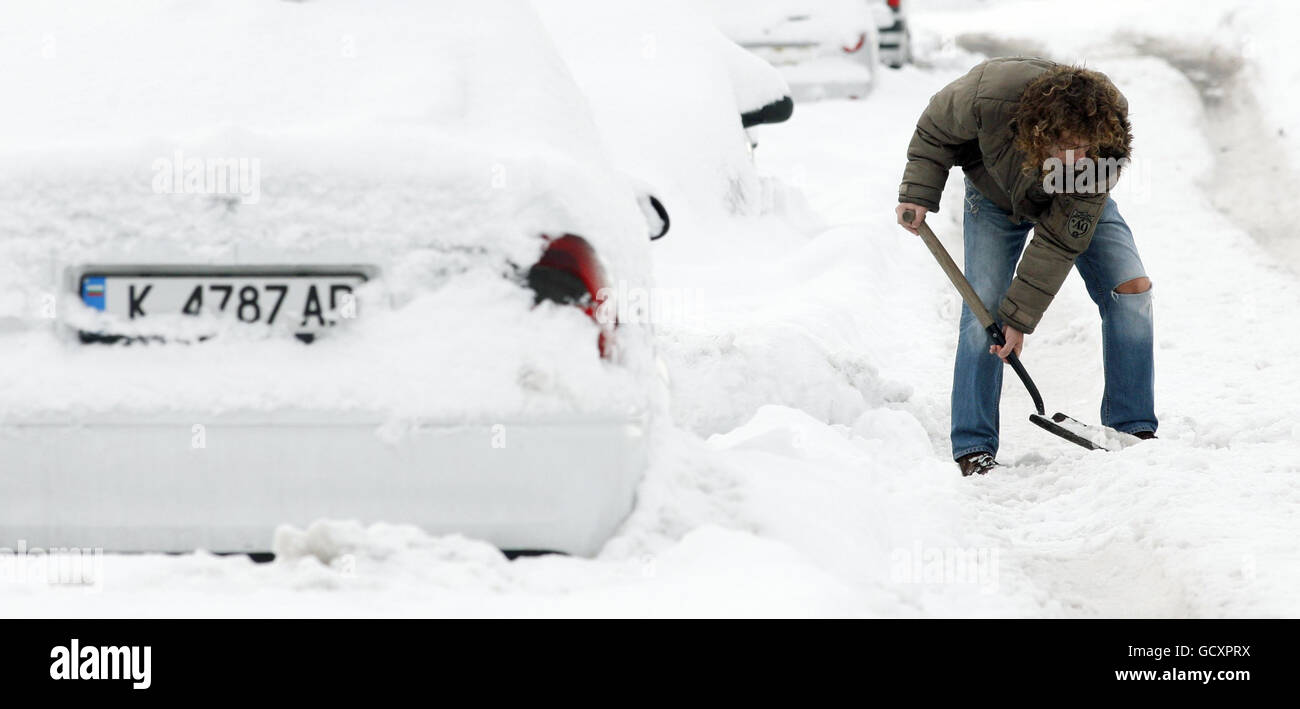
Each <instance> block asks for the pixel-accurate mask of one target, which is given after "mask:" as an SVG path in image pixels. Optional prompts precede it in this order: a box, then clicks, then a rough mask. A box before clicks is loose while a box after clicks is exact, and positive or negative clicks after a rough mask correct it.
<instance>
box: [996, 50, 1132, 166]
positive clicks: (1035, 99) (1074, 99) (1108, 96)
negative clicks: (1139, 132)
mask: <svg viewBox="0 0 1300 709" xmlns="http://www.w3.org/2000/svg"><path fill="white" fill-rule="evenodd" d="M1125 106H1126V103H1125V101H1124V98H1123V97H1122V96H1121V95H1120V93H1119V89H1117V88H1115V85H1114V84H1112V83H1111V82H1110V79H1108V78H1106V75H1105V74H1102V73H1100V72H1096V71H1089V70H1087V69H1084V68H1083V67H1077V66H1064V65H1062V66H1056V67H1053V68H1051V69H1048V70H1047V71H1045V72H1043V73H1042V74H1040V75H1039V76H1038V77H1036V78H1035V79H1034V80H1033V81H1031V82H1029V85H1028V86H1026V87H1025V92H1024V93H1023V94H1021V96H1020V104H1019V105H1018V106H1017V107H1016V110H1015V113H1014V114H1013V116H1012V119H1011V130H1012V132H1013V133H1014V134H1015V141H1016V147H1017V148H1018V149H1020V150H1021V151H1022V152H1023V153H1024V154H1025V162H1024V164H1023V165H1022V167H1023V169H1024V170H1025V172H1026V173H1032V172H1036V171H1038V170H1040V169H1041V168H1042V166H1043V162H1044V161H1045V160H1047V158H1049V157H1051V155H1052V152H1053V148H1055V147H1056V146H1058V145H1060V144H1061V141H1062V140H1063V139H1066V138H1070V139H1074V140H1079V141H1082V142H1084V143H1087V144H1089V145H1091V146H1092V147H1091V148H1089V150H1088V157H1090V158H1094V159H1096V158H1115V159H1120V158H1127V157H1129V156H1130V155H1131V153H1132V145H1133V131H1132V128H1131V126H1130V125H1129V122H1128V115H1127V111H1126V110H1125Z"/></svg>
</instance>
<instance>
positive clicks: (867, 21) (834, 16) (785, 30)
mask: <svg viewBox="0 0 1300 709" xmlns="http://www.w3.org/2000/svg"><path fill="white" fill-rule="evenodd" d="M702 5H703V7H704V9H705V10H706V11H708V12H709V14H710V15H711V16H712V17H713V18H714V21H716V22H717V23H718V27H719V29H721V30H722V31H723V32H724V33H726V35H727V36H728V37H731V38H732V39H734V40H736V41H737V42H740V43H741V44H751V43H802V42H812V43H817V44H828V45H833V46H834V45H841V46H852V45H853V44H854V43H855V42H856V41H857V38H858V36H859V35H860V34H861V33H862V32H863V31H865V30H866V29H867V28H869V27H873V26H874V25H875V20H874V19H873V17H872V15H871V11H870V8H869V7H868V5H867V2H866V0H704V2H703V3H702Z"/></svg>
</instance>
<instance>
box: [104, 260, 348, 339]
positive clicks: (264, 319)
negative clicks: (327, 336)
mask: <svg viewBox="0 0 1300 709" xmlns="http://www.w3.org/2000/svg"><path fill="white" fill-rule="evenodd" d="M365 281H366V277H365V276H364V275H363V274H360V273H319V274H317V273H312V274H299V273H285V274H276V273H259V274H236V273H221V274H210V275H208V274H148V275H134V274H93V273H90V274H86V275H83V276H82V277H81V284H80V286H81V300H82V302H83V303H85V304H86V305H88V306H89V307H91V308H94V309H96V310H100V311H102V312H104V313H107V314H109V315H112V316H114V317H115V318H120V319H121V320H124V321H127V322H133V321H134V322H138V321H141V320H144V319H148V318H150V317H154V316H158V315H172V316H176V315H183V316H193V317H224V318H230V319H233V320H237V321H239V322H242V323H248V324H261V325H269V326H271V327H275V328H284V329H288V330H291V331H293V332H317V331H320V330H323V329H326V328H329V327H333V326H334V325H336V324H337V323H338V322H339V321H340V320H343V319H349V318H353V317H355V316H356V310H357V304H356V301H355V299H354V293H355V290H356V288H357V287H359V286H360V285H361V284H362V283H364V282H365Z"/></svg>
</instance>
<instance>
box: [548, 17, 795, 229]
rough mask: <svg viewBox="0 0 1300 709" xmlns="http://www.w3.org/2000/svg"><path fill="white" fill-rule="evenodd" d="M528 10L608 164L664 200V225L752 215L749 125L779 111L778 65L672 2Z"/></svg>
mask: <svg viewBox="0 0 1300 709" xmlns="http://www.w3.org/2000/svg"><path fill="white" fill-rule="evenodd" d="M537 8H538V10H539V12H540V14H541V16H542V19H543V21H544V22H545V23H546V25H547V27H548V29H549V30H550V33H551V35H552V37H554V38H555V40H556V44H557V46H558V48H559V50H560V54H561V55H562V56H563V58H564V59H565V61H566V63H567V64H568V66H569V68H570V69H571V71H572V73H573V76H574V78H575V80H576V81H577V83H578V85H579V86H580V87H581V88H582V90H583V92H584V94H585V95H586V97H587V100H588V102H589V104H590V106H591V109H592V112H593V114H594V115H595V117H596V123H597V125H598V126H599V128H600V131H601V134H602V136H603V137H604V139H605V143H606V145H608V146H609V150H610V154H611V156H612V158H613V160H614V162H615V163H616V164H617V165H618V167H619V168H620V169H622V170H623V171H625V172H627V173H628V174H631V175H633V176H634V177H636V178H637V179H639V180H641V181H643V182H644V183H645V184H648V185H651V186H652V188H653V192H654V193H655V194H656V195H659V196H660V197H662V198H663V200H664V202H665V203H666V204H668V205H670V206H671V208H672V215H673V228H674V230H677V229H681V230H683V231H684V232H685V233H697V234H698V233H699V230H700V229H701V228H707V227H702V224H703V223H705V222H708V221H709V220H713V219H725V218H729V217H731V216H737V215H739V216H746V215H753V214H757V213H760V212H762V211H763V210H764V208H765V206H766V203H767V202H768V201H769V196H768V195H767V194H766V191H765V190H766V188H767V185H766V184H765V182H764V180H763V179H762V178H760V176H759V173H758V170H757V167H756V165H755V161H754V153H753V150H752V149H753V147H754V145H755V143H754V140H753V138H752V137H751V135H750V132H749V129H750V128H753V127H755V126H758V125H762V124H770V123H780V122H782V121H785V120H786V119H788V118H789V117H790V116H791V114H792V112H793V110H794V101H793V100H792V98H791V90H790V86H789V85H788V83H787V82H786V81H785V79H784V78H783V77H782V76H781V73H780V72H778V71H777V70H776V69H774V68H773V67H772V66H771V65H770V64H768V63H767V62H765V61H763V60H762V59H760V58H758V57H756V56H754V55H753V54H751V53H750V52H747V51H745V50H744V49H743V48H741V47H740V46H739V45H737V44H736V43H735V42H734V41H732V40H730V39H728V38H727V37H726V36H725V35H723V34H722V33H721V32H719V31H718V29H717V27H716V26H715V25H714V23H713V21H712V19H711V18H710V17H709V16H708V15H706V14H704V13H702V12H700V11H699V10H698V9H697V8H696V7H694V4H693V3H689V2H684V1H682V0H657V1H656V2H654V3H646V2H634V1H633V0H613V1H611V0H539V1H538V2H537ZM777 130H779V128H777ZM646 191H649V188H647V190H646ZM669 241H674V240H672V239H670V240H669ZM667 246H668V247H669V248H672V245H671V244H668V245H667Z"/></svg>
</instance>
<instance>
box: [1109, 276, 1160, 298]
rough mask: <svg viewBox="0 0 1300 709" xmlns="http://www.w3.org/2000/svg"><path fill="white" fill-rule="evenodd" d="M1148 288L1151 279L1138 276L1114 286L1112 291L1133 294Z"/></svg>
mask: <svg viewBox="0 0 1300 709" xmlns="http://www.w3.org/2000/svg"><path fill="white" fill-rule="evenodd" d="M1149 290H1151V279H1149V278H1147V277H1146V276H1138V277H1137V278H1132V279H1129V280H1127V281H1124V282H1123V283H1121V284H1119V285H1117V286H1115V290H1114V292H1115V293H1118V294H1120V295H1134V294H1137V293H1145V292H1147V291H1149Z"/></svg>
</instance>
